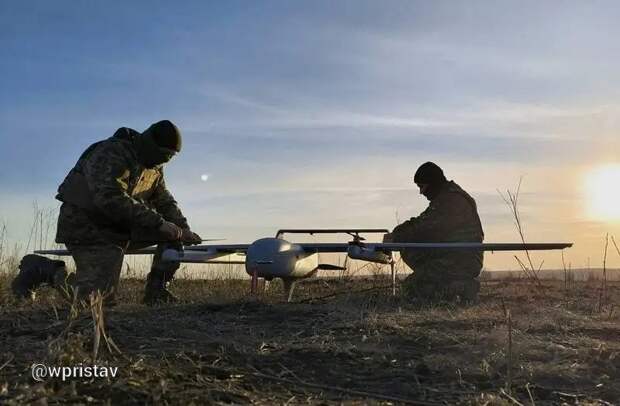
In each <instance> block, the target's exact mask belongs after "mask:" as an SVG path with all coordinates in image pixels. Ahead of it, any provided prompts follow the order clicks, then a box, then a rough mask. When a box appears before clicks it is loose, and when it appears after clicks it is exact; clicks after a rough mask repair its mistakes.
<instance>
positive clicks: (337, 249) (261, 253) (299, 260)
mask: <svg viewBox="0 0 620 406" xmlns="http://www.w3.org/2000/svg"><path fill="white" fill-rule="evenodd" d="M387 232H388V230H385V229H364V228H360V229H285V230H279V231H278V232H277V233H276V236H275V237H269V238H261V239H258V240H256V241H254V242H253V243H251V244H209V245H195V246H188V247H186V248H185V249H184V250H183V251H177V250H174V249H169V250H165V251H164V252H163V254H162V260H164V261H178V262H186V263H200V264H243V265H245V270H246V272H247V273H248V274H249V275H250V277H251V289H252V292H253V293H255V292H256V289H257V285H258V278H264V279H265V280H268V281H270V280H272V279H274V278H281V279H282V281H283V282H284V289H285V293H286V295H287V298H288V300H289V301H290V300H291V298H292V294H293V288H294V282H295V281H297V280H300V279H303V278H307V277H310V276H312V275H314V274H316V272H317V271H319V270H345V267H342V266H338V265H333V264H321V263H319V255H318V254H320V253H346V254H347V258H351V259H357V260H362V261H369V262H373V263H378V264H386V265H390V267H391V274H392V293H393V294H395V292H396V272H395V262H394V257H393V253H394V252H396V251H402V250H429V249H432V250H473V251H533V250H558V249H564V248H568V247H571V246H572V245H573V244H572V243H477V242H434V243H375V242H365V239H364V238H363V237H362V236H360V234H362V233H382V234H384V233H387ZM293 233H295V234H310V235H313V234H339V233H340V234H348V235H350V236H351V237H352V238H353V239H352V240H351V241H349V242H344V243H305V242H303V243H294V242H289V241H287V240H285V239H284V238H282V237H283V235H284V234H293ZM154 252H155V248H153V247H150V248H145V249H141V250H136V251H131V252H128V253H127V254H153V253H154ZM35 253H37V254H44V255H70V253H69V252H68V251H67V250H42V251H35ZM244 257H245V258H244Z"/></svg>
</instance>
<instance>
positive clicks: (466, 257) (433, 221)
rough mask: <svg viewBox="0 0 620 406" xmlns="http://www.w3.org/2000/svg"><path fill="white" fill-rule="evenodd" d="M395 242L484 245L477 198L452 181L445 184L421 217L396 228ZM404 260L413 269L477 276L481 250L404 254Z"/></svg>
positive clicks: (480, 265)
mask: <svg viewBox="0 0 620 406" xmlns="http://www.w3.org/2000/svg"><path fill="white" fill-rule="evenodd" d="M392 239H393V241H394V242H482V241H483V239H484V232H483V230H482V224H481V223H480V217H479V216H478V210H477V207H476V202H475V201H474V199H473V198H472V197H471V196H469V194H467V192H465V191H464V190H463V189H461V187H460V186H459V185H457V184H456V183H454V182H453V181H449V182H446V184H445V185H444V186H443V187H442V188H441V190H440V191H439V193H438V194H437V196H435V197H434V198H433V199H432V200H431V201H430V203H429V205H428V207H427V208H426V210H424V211H423V212H422V213H421V214H420V215H419V216H418V217H413V218H411V219H410V220H408V221H405V222H404V223H402V224H400V225H398V226H396V228H395V229H394V231H393V232H392ZM401 255H402V258H403V260H404V261H405V263H406V264H407V265H409V266H410V267H411V268H413V269H414V270H416V271H418V270H423V269H430V268H437V269H438V268H442V269H441V270H437V269H436V270H434V271H432V272H441V273H444V274H445V275H448V274H455V275H453V277H457V276H459V275H461V276H462V275H468V276H478V274H479V273H480V270H481V269H482V260H483V253H482V252H480V251H465V250H459V251H445V250H443V251H442V250H425V251H403V252H401Z"/></svg>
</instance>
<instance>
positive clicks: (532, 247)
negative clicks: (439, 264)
mask: <svg viewBox="0 0 620 406" xmlns="http://www.w3.org/2000/svg"><path fill="white" fill-rule="evenodd" d="M298 245H300V246H302V247H303V248H304V250H305V251H307V252H349V249H350V247H355V246H357V247H362V248H364V249H367V250H370V251H401V250H428V249H433V250H436V249H441V250H444V249H445V250H473V251H538V250H561V249H564V248H569V247H572V246H573V244H572V243H567V242H552V243H480V242H432V243H431V242H420V243H417V242H413V243H361V244H348V243H300V244H298Z"/></svg>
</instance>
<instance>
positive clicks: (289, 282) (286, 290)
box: [282, 279, 295, 302]
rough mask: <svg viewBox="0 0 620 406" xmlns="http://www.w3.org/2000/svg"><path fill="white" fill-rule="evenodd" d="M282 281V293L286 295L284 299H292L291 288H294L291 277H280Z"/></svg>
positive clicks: (288, 300)
mask: <svg viewBox="0 0 620 406" xmlns="http://www.w3.org/2000/svg"><path fill="white" fill-rule="evenodd" d="M282 282H284V294H285V295H286V301H287V302H290V301H291V300H293V290H295V284H294V282H293V280H292V279H282Z"/></svg>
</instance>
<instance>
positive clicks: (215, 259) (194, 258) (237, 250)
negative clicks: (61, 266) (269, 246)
mask: <svg viewBox="0 0 620 406" xmlns="http://www.w3.org/2000/svg"><path fill="white" fill-rule="evenodd" d="M248 247H249V244H222V245H196V246H187V247H185V250H184V251H183V252H178V251H176V250H173V249H169V250H165V251H164V252H163V254H162V257H163V259H164V260H168V261H180V262H187V263H209V264H220V263H222V264H245V258H244V257H243V255H245V252H246V251H247V250H248ZM156 249H157V248H156V247H154V246H153V247H147V248H141V249H138V250H132V251H128V252H127V253H126V254H127V255H153V254H155V251H156ZM34 253H35V254H40V255H56V256H70V255H71V252H70V251H69V250H38V251H35V252H34Z"/></svg>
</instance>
